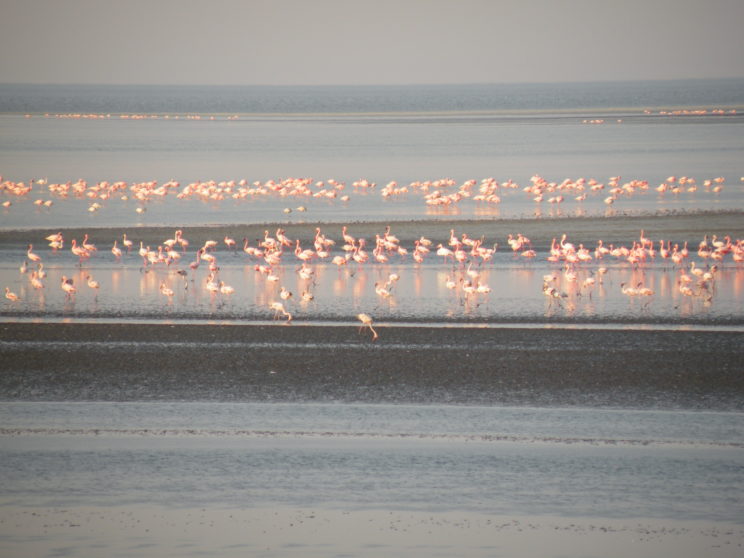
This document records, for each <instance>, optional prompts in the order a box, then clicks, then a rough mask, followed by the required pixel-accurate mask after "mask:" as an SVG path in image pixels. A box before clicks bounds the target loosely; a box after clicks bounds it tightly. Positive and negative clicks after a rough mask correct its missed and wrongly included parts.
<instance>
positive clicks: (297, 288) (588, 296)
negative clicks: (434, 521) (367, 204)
mask: <svg viewBox="0 0 744 558" xmlns="http://www.w3.org/2000/svg"><path fill="white" fill-rule="evenodd" d="M133 238H135V239H136V237H133ZM442 240H444V239H442ZM502 240H503V239H502ZM339 241H340V239H339ZM408 248H409V250H410V251H411V252H413V249H414V246H413V245H411V246H409V247H408ZM34 250H35V251H36V253H38V254H40V255H41V254H43V257H42V264H43V269H44V271H46V273H47V277H46V279H44V285H45V287H44V288H43V289H34V288H33V287H32V285H31V283H30V274H31V273H33V272H34V271H35V270H36V269H37V264H31V265H29V266H28V268H29V271H27V272H26V273H20V272H19V267H20V266H21V265H22V264H23V262H24V260H25V253H24V252H23V251H19V250H4V251H2V254H1V255H0V283H2V284H4V285H6V286H8V287H9V288H11V290H12V291H13V292H15V293H16V294H17V295H18V296H19V297H20V300H19V301H18V302H14V303H11V302H9V301H4V304H3V313H4V315H6V316H18V317H38V318H44V317H48V318H57V319H58V318H62V317H65V318H75V317H78V318H112V317H117V318H131V319H144V318H147V319H150V318H154V317H158V316H159V317H161V318H163V319H171V320H183V319H199V318H201V319H243V320H245V319H248V320H271V319H272V318H273V316H274V313H275V312H274V311H273V310H271V309H270V308H269V304H270V303H271V302H274V301H280V302H282V303H283V304H284V306H285V309H286V310H287V311H289V312H290V313H291V314H292V316H293V320H294V321H295V322H297V321H308V320H323V321H329V320H347V321H348V320H355V319H356V318H355V316H356V314H358V313H359V312H366V313H369V314H372V315H373V316H374V317H375V319H376V320H378V321H403V322H406V321H411V322H439V321H445V322H458V321H471V322H472V321H480V322H499V321H507V322H509V321H546V320H557V321H574V322H581V321H584V322H608V323H615V322H672V321H689V322H693V323H695V322H697V323H716V322H718V323H739V322H740V320H741V317H742V316H741V296H742V294H741V293H742V290H743V289H744V267H742V266H741V265H737V264H736V263H735V262H733V261H731V260H730V256H728V257H727V259H725V260H724V261H723V262H717V263H715V264H713V262H711V261H710V260H707V261H706V260H704V259H702V258H699V257H695V256H693V257H691V258H689V261H691V262H696V263H697V267H699V268H701V269H702V270H704V271H708V270H709V269H710V268H711V266H712V265H716V269H717V270H716V271H715V279H714V280H713V281H711V285H710V287H706V288H705V289H702V288H698V287H696V282H697V281H698V280H699V279H698V278H697V277H695V276H694V274H691V273H690V264H689V263H686V264H685V265H684V267H681V266H680V267H677V266H675V265H673V264H672V263H671V262H669V261H668V260H662V259H661V258H659V260H660V261H652V260H649V261H648V262H646V263H644V264H643V265H641V266H634V265H631V264H629V263H628V262H626V261H624V260H622V259H616V258H610V257H606V258H602V259H599V260H593V261H590V262H587V263H584V264H580V265H578V266H571V270H575V274H576V276H575V278H573V279H572V278H571V277H570V276H569V275H568V274H567V270H566V267H565V265H564V264H562V263H561V262H558V263H552V262H549V261H547V256H548V254H547V253H544V252H540V253H538V254H537V255H536V257H534V258H525V257H522V256H520V255H515V254H513V253H511V251H510V250H509V249H508V248H507V251H505V252H497V253H496V254H495V256H494V257H493V259H492V260H490V261H487V262H482V261H481V260H479V259H477V258H469V259H468V262H465V263H463V264H454V265H453V264H452V262H451V258H450V259H449V260H448V261H446V262H445V260H444V259H443V258H442V257H438V256H435V255H431V254H430V255H429V256H428V257H427V259H426V260H425V261H424V263H422V264H416V263H415V262H413V261H412V260H411V257H410V256H404V257H403V256H399V255H397V254H391V255H390V256H389V260H388V262H387V263H384V264H382V263H372V262H367V263H365V264H357V263H356V262H354V261H353V260H351V261H349V263H348V264H347V265H345V266H342V267H341V268H339V267H337V266H336V265H334V264H332V263H330V260H331V259H332V257H333V256H338V255H340V254H343V252H342V251H341V250H335V251H333V252H331V253H330V255H329V257H328V258H326V259H324V260H318V259H315V260H314V261H313V262H311V263H309V264H305V266H304V269H305V270H309V272H310V273H311V274H312V275H311V276H310V277H309V278H303V277H302V276H301V275H300V271H301V270H302V269H303V267H302V265H303V264H302V262H301V261H300V260H299V259H297V258H296V257H295V256H294V255H292V254H288V255H285V256H284V257H283V259H282V263H281V264H279V265H274V266H273V267H272V268H271V269H272V273H273V274H274V275H275V276H276V278H277V281H273V282H272V281H270V280H268V279H267V275H266V274H265V273H261V272H260V271H258V270H257V269H256V268H257V266H259V265H262V266H266V265H267V264H266V262H265V261H263V259H257V258H255V257H251V256H248V255H246V254H244V253H242V252H241V251H238V252H237V253H233V252H229V251H226V250H224V249H220V250H219V251H215V252H214V254H215V257H216V258H217V261H218V265H219V273H218V278H217V279H215V281H222V282H223V283H224V284H226V285H229V286H231V287H233V289H234V292H233V293H232V294H222V293H220V292H216V293H215V292H210V291H209V290H208V289H207V283H208V277H209V271H208V270H207V269H205V268H206V267H207V265H208V264H207V263H206V262H201V264H200V267H199V269H198V270H195V271H192V270H190V269H189V268H188V266H187V262H190V261H193V259H194V251H189V252H187V253H186V254H185V255H184V256H183V257H182V261H183V263H182V262H178V263H174V264H173V265H165V264H157V265H154V266H145V267H143V262H142V259H141V258H140V257H139V256H138V255H136V254H135V253H132V254H130V255H129V256H124V257H123V258H122V260H121V261H120V262H117V261H116V260H115V258H114V257H113V255H111V253H110V252H107V251H104V249H103V248H102V249H101V250H100V251H99V252H98V253H96V254H95V255H94V256H93V257H91V258H90V259H89V260H88V261H86V262H85V264H84V265H83V266H82V267H80V266H78V264H77V259H76V258H75V257H74V256H73V255H72V254H71V253H69V251H67V250H65V252H64V253H58V254H53V253H51V251H50V250H48V249H46V250H45V249H44V248H40V249H39V250H38V251H37V250H36V249H34ZM434 250H435V248H434ZM29 263H30V262H29ZM600 268H603V269H604V271H605V273H599V270H600ZM179 270H180V271H181V272H183V273H185V275H184V276H182V275H179V273H178V271H179ZM571 270H570V271H571ZM468 271H470V273H471V275H469V274H468ZM473 273H477V274H478V275H477V277H476V278H473V276H472V274H473ZM391 274H395V275H396V276H397V277H398V279H397V280H395V281H391V280H390V276H391ZM685 275H686V276H688V277H694V278H695V281H694V282H693V283H691V285H692V288H694V289H695V293H696V296H685V295H683V294H682V293H681V292H680V289H679V286H680V280H681V279H680V278H681V277H683V276H685ZM63 276H65V277H67V278H70V279H72V280H73V283H74V285H75V286H76V288H77V293H76V294H75V295H74V296H67V295H66V293H65V292H64V291H63V290H62V289H61V288H60V284H61V279H62V277H63ZM88 276H91V277H93V278H94V279H95V280H96V281H97V282H98V284H99V287H98V288H96V289H93V288H90V287H89V286H88V285H87V282H88V279H87V278H88ZM546 276H547V277H555V280H551V281H550V284H551V285H552V286H554V287H555V288H557V289H558V290H559V291H560V292H561V293H562V294H565V295H566V296H565V297H560V298H551V297H546V296H545V295H544V294H543V285H544V281H545V277H546ZM448 280H449V281H453V282H454V283H455V288H454V289H449V288H447V282H448ZM587 280H588V281H592V282H593V284H589V283H586V281H587ZM466 281H467V282H470V283H472V284H473V285H480V286H481V287H482V288H483V289H485V287H488V288H489V289H490V292H482V293H473V294H468V293H467V292H465V291H464V290H463V285H464V284H465V282H466ZM162 284H165V286H166V287H168V288H170V289H172V290H173V291H174V295H173V296H172V297H167V296H164V295H163V294H162V293H161V292H160V286H161V285H162ZM638 284H642V285H644V286H645V287H647V288H650V289H652V290H653V293H654V294H653V295H652V296H629V295H627V294H625V293H623V289H624V288H627V287H628V286H637V285H638ZM376 285H377V287H376ZM379 288H384V289H385V292H382V291H380V292H379V293H378V292H377V291H378V289H379ZM282 289H285V290H286V291H289V292H290V293H292V296H291V298H289V299H287V300H282V298H281V296H280V295H281V292H282ZM303 292H307V293H311V294H312V296H313V297H314V298H313V300H311V301H303V300H302V293H303ZM698 293H699V294H698ZM281 319H284V317H283V316H281Z"/></svg>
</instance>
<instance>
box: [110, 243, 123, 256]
mask: <svg viewBox="0 0 744 558" xmlns="http://www.w3.org/2000/svg"><path fill="white" fill-rule="evenodd" d="M116 242H117V241H116V239H114V245H113V246H112V247H111V253H112V254H113V255H114V257H115V258H116V261H119V260H121V248H119V247H118V246H117V245H116Z"/></svg>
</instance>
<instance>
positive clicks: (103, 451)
mask: <svg viewBox="0 0 744 558" xmlns="http://www.w3.org/2000/svg"><path fill="white" fill-rule="evenodd" d="M0 413H1V416H2V424H3V436H2V445H3V460H2V464H0V472H2V475H3V478H5V479H6V488H5V489H4V490H3V497H2V501H3V502H4V504H5V505H35V506H57V507H65V506H79V505H104V506H105V505H111V504H112V503H114V502H116V503H118V504H136V503H140V502H144V501H147V502H149V503H152V504H161V505H166V506H175V507H180V506H189V507H202V506H204V507H210V506H220V507H222V506H227V507H243V508H246V507H248V508H250V507H262V506H265V507H269V506H274V505H284V506H298V507H330V508H341V509H395V510H417V511H452V510H467V511H473V512H480V513H493V514H507V515H508V514H514V515H562V516H568V517H571V516H583V517H611V518H629V517H630V518H632V517H638V516H639V515H640V516H643V517H654V518H664V519H705V520H711V521H733V522H739V521H740V520H741V518H742V512H744V507H743V505H742V501H741V499H740V498H737V497H736V494H739V493H740V492H741V490H742V488H744V486H743V484H744V481H743V480H742V477H741V474H740V473H741V470H742V466H744V457H743V456H742V447H743V444H744V438H743V437H742V434H741V433H742V432H744V428H743V427H744V424H742V420H743V419H742V416H743V415H741V414H740V413H733V414H732V413H715V412H696V413H695V412H693V413H686V412H675V411H632V410H592V409H548V408H527V407H525V408H510V407H470V406H446V405H445V406H442V405H436V406H410V405H392V406H391V405H350V404H345V405H333V404H330V405H326V404H227V403H222V404H214V403H117V404H112V403H5V404H2V406H0Z"/></svg>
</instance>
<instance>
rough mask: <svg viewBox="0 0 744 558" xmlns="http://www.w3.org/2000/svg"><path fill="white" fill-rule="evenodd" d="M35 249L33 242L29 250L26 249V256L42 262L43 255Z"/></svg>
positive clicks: (33, 260)
mask: <svg viewBox="0 0 744 558" xmlns="http://www.w3.org/2000/svg"><path fill="white" fill-rule="evenodd" d="M33 249H34V246H33V244H29V245H28V250H27V251H26V257H27V258H28V259H29V260H31V261H32V262H34V263H36V262H40V261H41V256H39V254H36V253H34V252H33Z"/></svg>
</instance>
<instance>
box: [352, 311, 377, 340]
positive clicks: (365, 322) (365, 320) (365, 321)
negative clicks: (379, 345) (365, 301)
mask: <svg viewBox="0 0 744 558" xmlns="http://www.w3.org/2000/svg"><path fill="white" fill-rule="evenodd" d="M357 319H358V320H359V321H360V322H362V325H361V326H359V333H361V332H362V329H364V328H365V327H368V328H369V330H370V331H371V332H372V341H374V340H375V339H377V338H378V337H379V336H378V335H377V332H376V331H375V328H373V327H372V316H370V315H369V314H365V313H363V312H362V313H361V314H357Z"/></svg>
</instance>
